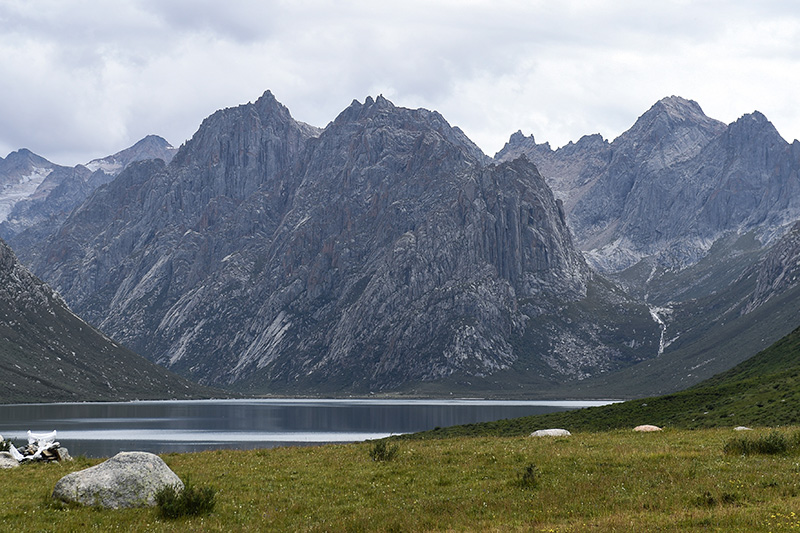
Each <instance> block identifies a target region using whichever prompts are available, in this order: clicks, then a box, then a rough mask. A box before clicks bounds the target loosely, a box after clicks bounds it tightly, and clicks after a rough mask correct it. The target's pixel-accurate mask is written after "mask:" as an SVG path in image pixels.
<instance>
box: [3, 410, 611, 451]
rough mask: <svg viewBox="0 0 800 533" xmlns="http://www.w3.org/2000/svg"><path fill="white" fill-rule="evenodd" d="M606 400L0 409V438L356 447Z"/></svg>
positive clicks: (138, 445)
mask: <svg viewBox="0 0 800 533" xmlns="http://www.w3.org/2000/svg"><path fill="white" fill-rule="evenodd" d="M607 403H610V402H607V401H493V400H370V399H364V400H193V401H153V402H126V403H58V404H21V405H0V434H2V435H3V436H4V437H5V438H6V439H11V440H13V441H14V442H15V444H17V445H20V444H24V443H26V442H27V440H26V439H27V431H28V430H31V431H33V432H34V433H36V432H48V431H52V430H53V429H55V430H57V431H58V441H59V442H60V443H61V445H62V446H65V447H67V448H68V449H69V451H70V453H71V454H72V455H86V456H89V457H108V456H111V455H114V454H115V453H117V452H119V451H130V450H140V451H149V452H153V453H166V452H187V451H199V450H207V449H217V448H228V449H230V448H236V449H250V448H270V447H274V446H285V445H302V444H312V443H330V442H355V441H363V440H368V439H377V438H382V437H385V436H388V435H392V434H398V433H410V432H415V431H423V430H427V429H433V428H435V427H445V426H452V425H458V424H469V423H473V422H487V421H491V420H500V419H503V418H514V417H520V416H527V415H534V414H542V413H550V412H553V411H562V410H567V409H576V408H581V407H590V406H595V405H604V404H607Z"/></svg>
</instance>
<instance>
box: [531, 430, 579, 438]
mask: <svg viewBox="0 0 800 533" xmlns="http://www.w3.org/2000/svg"><path fill="white" fill-rule="evenodd" d="M570 435H572V433H570V432H569V431H567V430H566V429H539V430H536V431H534V432H533V433H531V437H569V436H570Z"/></svg>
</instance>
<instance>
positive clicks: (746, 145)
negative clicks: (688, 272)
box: [496, 97, 800, 272]
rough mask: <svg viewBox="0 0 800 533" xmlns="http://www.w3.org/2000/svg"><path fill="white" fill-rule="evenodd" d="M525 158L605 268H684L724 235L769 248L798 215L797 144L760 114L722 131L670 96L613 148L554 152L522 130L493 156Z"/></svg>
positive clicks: (595, 142) (591, 144)
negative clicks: (752, 237) (746, 237)
mask: <svg viewBox="0 0 800 533" xmlns="http://www.w3.org/2000/svg"><path fill="white" fill-rule="evenodd" d="M518 153H526V154H528V155H529V157H531V158H532V160H533V161H534V163H536V164H537V165H540V166H541V167H542V169H543V174H544V175H545V178H546V179H547V180H548V181H549V182H550V183H552V184H553V189H554V190H555V191H559V194H563V197H564V198H565V205H567V207H568V209H567V218H568V221H569V223H570V227H571V228H572V230H573V232H574V233H575V235H576V240H577V242H578V244H579V246H580V248H581V249H583V250H585V251H587V253H588V257H589V258H590V261H591V262H592V264H594V265H596V266H597V267H599V268H601V269H602V270H604V271H608V272H618V271H621V270H624V269H625V268H628V267H630V266H633V265H635V264H636V263H637V262H639V261H640V260H641V259H644V258H652V259H653V263H654V264H655V265H658V266H664V267H670V268H684V267H686V266H689V265H692V264H694V263H695V262H697V261H698V260H699V259H701V258H702V257H704V256H705V255H706V254H707V252H708V250H709V249H710V248H711V246H712V245H713V244H714V243H715V242H716V241H717V240H719V239H720V238H723V237H725V236H727V235H730V234H732V233H734V234H743V233H747V232H748V231H755V234H756V236H757V237H758V239H759V241H760V242H761V243H762V244H768V243H771V242H772V241H774V239H775V238H776V237H779V236H780V235H782V234H783V233H784V232H785V231H786V230H787V229H788V227H789V225H790V224H791V223H793V222H794V221H795V220H798V219H800V177H799V176H798V169H800V143H797V142H795V143H794V144H791V145H790V144H789V143H787V142H786V141H784V140H783V139H782V138H781V137H780V135H779V134H778V132H777V131H776V130H775V128H774V127H773V126H772V124H771V123H770V122H769V121H768V120H767V119H766V118H765V117H764V116H763V115H762V114H761V113H758V112H754V113H752V114H749V115H745V116H743V117H742V118H741V119H739V120H737V121H736V122H734V123H732V124H730V125H728V126H725V125H724V124H723V123H721V122H719V121H716V120H713V119H710V118H708V117H707V116H705V114H704V113H703V112H702V110H701V109H700V107H699V106H698V105H697V103H695V102H693V101H688V100H684V99H682V98H679V97H669V98H665V99H663V100H661V101H659V102H657V103H656V104H655V105H654V106H653V107H652V108H651V109H650V110H648V111H647V112H646V113H645V114H644V115H642V116H641V117H640V118H639V120H637V121H636V123H635V124H634V125H633V127H631V128H630V129H629V130H628V131H626V132H625V133H623V134H622V135H620V136H619V137H618V138H617V139H615V140H614V141H613V142H612V143H610V144H609V143H603V142H601V141H600V140H599V139H595V138H584V139H581V141H579V142H578V143H577V144H574V145H572V144H570V145H568V146H566V147H563V148H560V149H559V150H556V151H552V150H550V149H549V146H546V145H536V144H535V143H534V142H533V139H532V138H531V139H525V138H524V137H523V136H521V135H519V134H515V135H514V136H512V139H511V140H510V141H509V143H508V145H507V146H506V147H505V148H504V150H503V151H501V152H499V153H498V154H497V156H496V157H497V158H498V159H499V160H504V159H505V158H507V157H510V156H512V155H513V154H518Z"/></svg>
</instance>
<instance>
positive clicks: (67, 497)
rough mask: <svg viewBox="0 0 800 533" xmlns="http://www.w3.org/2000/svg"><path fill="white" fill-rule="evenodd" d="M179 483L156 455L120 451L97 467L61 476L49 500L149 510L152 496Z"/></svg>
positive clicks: (152, 501)
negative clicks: (146, 508)
mask: <svg viewBox="0 0 800 533" xmlns="http://www.w3.org/2000/svg"><path fill="white" fill-rule="evenodd" d="M169 485H173V486H178V487H179V489H180V490H183V482H182V481H181V480H180V478H179V477H178V476H177V475H176V474H175V472H173V471H172V470H170V468H169V467H168V466H167V465H166V463H164V461H163V460H162V459H161V458H160V457H159V456H157V455H154V454H152V453H147V452H120V453H118V454H117V455H115V456H114V457H112V458H111V459H108V460H107V461H105V462H103V463H100V464H99V465H97V466H93V467H91V468H87V469H85V470H81V471H79V472H73V473H71V474H67V475H66V476H64V477H62V478H61V479H60V480H58V482H57V483H56V486H55V488H54V489H53V498H55V499H57V500H61V501H63V502H67V503H78V504H82V505H88V506H95V507H106V508H111V509H118V508H121V507H152V506H154V505H155V504H156V498H155V495H156V493H157V492H158V491H159V490H161V489H163V488H164V487H166V486H169Z"/></svg>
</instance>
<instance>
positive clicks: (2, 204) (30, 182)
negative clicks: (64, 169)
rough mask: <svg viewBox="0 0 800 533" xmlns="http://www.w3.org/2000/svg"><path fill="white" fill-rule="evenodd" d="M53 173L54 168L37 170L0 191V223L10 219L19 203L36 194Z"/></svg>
mask: <svg viewBox="0 0 800 533" xmlns="http://www.w3.org/2000/svg"><path fill="white" fill-rule="evenodd" d="M52 171H53V169H52V168H36V169H34V170H33V172H31V173H30V174H27V175H25V176H22V177H21V178H20V179H19V181H18V182H16V183H11V184H7V185H6V186H5V187H3V188H2V189H0V222H3V221H5V220H6V219H7V218H8V215H9V213H11V210H12V209H14V206H15V205H16V204H17V202H19V201H20V200H24V199H25V198H28V197H29V196H31V195H32V194H33V193H34V192H36V189H38V188H39V185H41V184H42V182H43V181H44V180H45V178H46V177H47V176H48V175H50V173H51V172H52Z"/></svg>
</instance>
